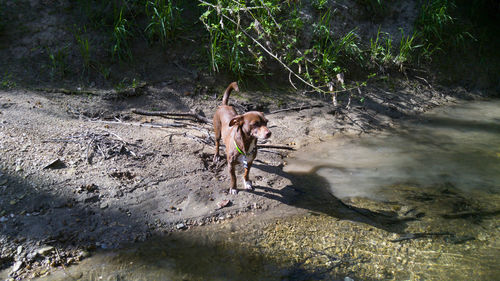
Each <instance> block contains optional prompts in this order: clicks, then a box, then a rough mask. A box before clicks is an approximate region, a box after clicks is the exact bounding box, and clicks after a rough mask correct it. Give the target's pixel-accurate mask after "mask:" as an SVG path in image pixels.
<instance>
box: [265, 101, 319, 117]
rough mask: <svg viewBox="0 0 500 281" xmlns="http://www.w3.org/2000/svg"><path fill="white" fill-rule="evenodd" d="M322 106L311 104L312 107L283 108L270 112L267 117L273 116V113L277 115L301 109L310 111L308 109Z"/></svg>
mask: <svg viewBox="0 0 500 281" xmlns="http://www.w3.org/2000/svg"><path fill="white" fill-rule="evenodd" d="M324 106H325V105H323V104H313V105H308V106H297V107H290V108H284V109H278V110H274V111H271V112H269V113H268V114H267V115H269V114H275V113H279V112H284V111H294V110H303V109H310V108H314V107H324Z"/></svg>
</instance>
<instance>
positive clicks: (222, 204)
mask: <svg viewBox="0 0 500 281" xmlns="http://www.w3.org/2000/svg"><path fill="white" fill-rule="evenodd" d="M230 204H231V201H230V200H227V199H226V200H222V201H220V202H219V203H217V208H218V209H222V208H224V207H226V206H229V205H230Z"/></svg>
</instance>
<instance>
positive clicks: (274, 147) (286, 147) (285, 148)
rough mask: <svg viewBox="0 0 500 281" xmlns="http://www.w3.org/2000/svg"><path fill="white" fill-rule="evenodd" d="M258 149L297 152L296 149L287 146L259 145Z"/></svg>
mask: <svg viewBox="0 0 500 281" xmlns="http://www.w3.org/2000/svg"><path fill="white" fill-rule="evenodd" d="M257 148H272V149H284V150H295V148H293V147H290V146H287V145H272V144H258V145H257Z"/></svg>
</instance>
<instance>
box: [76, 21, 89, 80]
mask: <svg viewBox="0 0 500 281" xmlns="http://www.w3.org/2000/svg"><path fill="white" fill-rule="evenodd" d="M86 32H87V28H86V27H85V26H83V32H82V30H79V29H78V28H76V27H75V30H74V32H73V35H74V37H75V40H76V43H77V45H78V50H79V52H80V56H81V57H82V63H83V72H86V71H89V70H90V63H91V51H90V41H89V39H88V38H87V37H86V36H85V35H84V34H83V33H86Z"/></svg>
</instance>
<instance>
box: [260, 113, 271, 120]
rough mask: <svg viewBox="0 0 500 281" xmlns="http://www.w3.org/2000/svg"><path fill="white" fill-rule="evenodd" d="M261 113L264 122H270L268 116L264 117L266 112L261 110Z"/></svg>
mask: <svg viewBox="0 0 500 281" xmlns="http://www.w3.org/2000/svg"><path fill="white" fill-rule="evenodd" d="M259 113H260V117H262V121H264V122H269V120H267V118H266V117H264V112H262V111H259Z"/></svg>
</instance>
